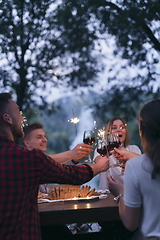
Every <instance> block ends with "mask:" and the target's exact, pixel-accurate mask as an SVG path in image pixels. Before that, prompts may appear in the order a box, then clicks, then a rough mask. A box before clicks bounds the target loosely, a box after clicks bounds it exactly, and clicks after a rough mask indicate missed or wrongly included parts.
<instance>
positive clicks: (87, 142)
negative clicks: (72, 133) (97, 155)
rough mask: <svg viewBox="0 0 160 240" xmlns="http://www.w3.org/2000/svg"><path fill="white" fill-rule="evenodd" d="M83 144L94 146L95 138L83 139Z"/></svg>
mask: <svg viewBox="0 0 160 240" xmlns="http://www.w3.org/2000/svg"><path fill="white" fill-rule="evenodd" d="M83 142H84V143H85V144H89V145H92V144H93V143H95V137H91V138H89V137H88V138H84V139H83Z"/></svg>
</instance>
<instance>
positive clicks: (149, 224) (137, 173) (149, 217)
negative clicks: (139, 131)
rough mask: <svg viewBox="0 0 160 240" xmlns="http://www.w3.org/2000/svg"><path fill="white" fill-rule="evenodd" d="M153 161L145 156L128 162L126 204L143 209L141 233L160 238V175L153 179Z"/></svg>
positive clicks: (125, 189)
mask: <svg viewBox="0 0 160 240" xmlns="http://www.w3.org/2000/svg"><path fill="white" fill-rule="evenodd" d="M152 169H153V165H152V162H151V159H150V158H149V157H148V156H147V155H146V154H143V155H142V156H140V157H136V158H133V159H131V160H129V161H127V164H126V168H125V176H124V202H125V205H126V206H128V207H131V208H137V207H141V208H142V213H141V221H140V231H141V233H142V234H143V235H144V236H145V237H150V236H157V237H160V174H158V175H157V176H156V179H152V178H151V172H152Z"/></svg>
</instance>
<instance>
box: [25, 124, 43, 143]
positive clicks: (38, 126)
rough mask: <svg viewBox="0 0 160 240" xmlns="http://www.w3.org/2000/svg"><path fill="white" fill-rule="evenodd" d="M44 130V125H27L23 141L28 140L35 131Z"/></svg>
mask: <svg viewBox="0 0 160 240" xmlns="http://www.w3.org/2000/svg"><path fill="white" fill-rule="evenodd" d="M42 128H43V125H42V124H41V123H32V124H29V125H27V126H26V127H24V128H23V131H24V138H23V140H25V139H27V137H28V136H29V134H30V133H31V132H32V131H33V130H36V129H42Z"/></svg>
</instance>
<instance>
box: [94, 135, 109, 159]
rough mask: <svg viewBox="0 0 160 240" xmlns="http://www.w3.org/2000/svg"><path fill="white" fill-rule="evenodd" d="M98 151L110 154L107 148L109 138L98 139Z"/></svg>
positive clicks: (102, 153)
mask: <svg viewBox="0 0 160 240" xmlns="http://www.w3.org/2000/svg"><path fill="white" fill-rule="evenodd" d="M97 152H98V153H99V154H100V155H101V156H102V157H104V156H105V155H106V154H108V150H107V138H105V137H103V138H99V139H97Z"/></svg>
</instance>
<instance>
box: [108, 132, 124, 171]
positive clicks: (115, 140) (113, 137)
mask: <svg viewBox="0 0 160 240" xmlns="http://www.w3.org/2000/svg"><path fill="white" fill-rule="evenodd" d="M120 146H121V142H120V140H119V135H118V133H112V134H109V135H108V136H107V150H108V153H109V155H111V154H112V153H113V151H114V148H115V147H116V148H119V147H120ZM120 165H121V164H120V163H119V161H118V160H117V162H116V163H115V164H110V167H119V166H120Z"/></svg>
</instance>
